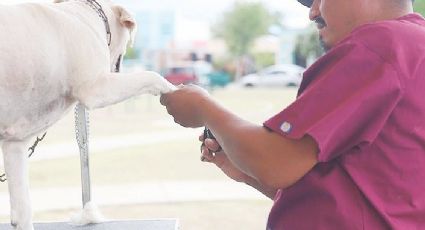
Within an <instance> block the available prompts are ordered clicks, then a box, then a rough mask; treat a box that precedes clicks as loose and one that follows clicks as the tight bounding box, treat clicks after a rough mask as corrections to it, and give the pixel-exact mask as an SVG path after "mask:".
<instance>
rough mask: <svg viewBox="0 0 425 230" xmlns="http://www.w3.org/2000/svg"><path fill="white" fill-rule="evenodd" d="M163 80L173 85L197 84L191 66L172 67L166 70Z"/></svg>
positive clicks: (196, 78)
mask: <svg viewBox="0 0 425 230" xmlns="http://www.w3.org/2000/svg"><path fill="white" fill-rule="evenodd" d="M164 78H165V79H167V80H168V81H169V82H171V83H172V84H173V85H180V84H185V85H186V84H197V83H198V81H199V79H198V77H197V75H196V72H195V69H194V68H193V66H174V67H170V68H167V70H166V71H165V74H164Z"/></svg>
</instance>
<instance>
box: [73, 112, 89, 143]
mask: <svg viewBox="0 0 425 230" xmlns="http://www.w3.org/2000/svg"><path fill="white" fill-rule="evenodd" d="M78 106H79V105H77V106H76V107H75V110H74V116H75V117H74V119H75V138H76V139H77V144H78V147H80V148H82V149H86V143H82V142H81V141H82V140H81V136H80V135H81V134H80V131H82V130H80V128H79V125H78V122H79V120H80V115H79V112H78ZM84 112H85V116H86V120H85V124H86V127H87V129H86V132H87V140H86V142H88V136H89V131H90V120H89V119H88V117H89V113H88V111H87V110H85V111H84Z"/></svg>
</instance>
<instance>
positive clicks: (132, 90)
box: [75, 71, 175, 109]
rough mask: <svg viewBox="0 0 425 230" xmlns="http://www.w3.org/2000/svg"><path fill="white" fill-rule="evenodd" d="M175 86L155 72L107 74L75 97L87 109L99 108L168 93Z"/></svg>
mask: <svg viewBox="0 0 425 230" xmlns="http://www.w3.org/2000/svg"><path fill="white" fill-rule="evenodd" d="M174 89H175V86H174V85H172V84H171V83H169V82H168V81H167V80H165V79H164V78H163V77H161V76H160V75H159V74H157V73H155V72H150V71H145V72H141V73H130V74H124V73H108V74H105V75H104V76H102V77H100V78H99V79H98V80H97V81H96V82H94V84H92V85H84V86H82V87H81V88H79V89H78V90H77V91H76V92H75V94H76V95H75V97H76V98H77V99H78V100H79V101H80V102H81V103H82V104H84V105H85V106H86V107H87V108H89V109H93V108H101V107H104V106H107V105H111V104H115V103H118V102H121V101H124V100H125V99H128V98H130V97H133V96H137V95H140V94H153V95H159V94H161V93H168V92H170V91H172V90H174Z"/></svg>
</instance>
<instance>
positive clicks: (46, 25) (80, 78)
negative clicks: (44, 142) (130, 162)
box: [0, 0, 173, 230]
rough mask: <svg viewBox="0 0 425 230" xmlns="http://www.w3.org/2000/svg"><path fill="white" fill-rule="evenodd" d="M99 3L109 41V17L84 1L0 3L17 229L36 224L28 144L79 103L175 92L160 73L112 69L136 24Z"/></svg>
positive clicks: (0, 56) (1, 94)
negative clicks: (33, 216) (123, 72)
mask: <svg viewBox="0 0 425 230" xmlns="http://www.w3.org/2000/svg"><path fill="white" fill-rule="evenodd" d="M97 1H98V2H99V3H100V4H101V5H102V8H103V10H104V12H105V14H106V15H107V17H108V19H109V25H110V29H111V32H112V43H111V45H110V47H108V44H107V39H106V30H105V25H104V22H103V21H102V20H101V18H100V17H99V15H98V14H97V13H96V11H94V10H93V9H92V8H90V7H89V6H88V5H87V4H86V3H85V2H84V1H83V0H70V1H61V0H59V1H58V0H56V1H55V3H48V4H36V3H26V4H20V5H10V6H3V5H0V22H1V23H0V36H1V39H0V145H1V148H2V151H3V158H4V167H5V171H6V175H7V178H8V185H9V193H10V204H11V223H12V225H14V226H15V228H16V229H19V230H32V229H33V226H32V213H31V202H30V195H29V181H28V175H27V173H28V167H27V148H28V143H29V141H30V140H32V138H33V137H34V136H35V135H37V134H39V133H41V132H43V131H45V130H46V129H47V128H48V127H49V126H51V125H52V124H53V123H55V122H56V121H58V120H59V119H60V118H62V117H63V116H64V114H65V113H66V112H67V111H69V109H70V108H71V107H72V106H73V105H74V104H75V103H76V102H80V103H82V104H84V105H85V106H86V107H88V108H89V109H93V108H99V107H103V106H107V105H111V104H114V103H117V102H120V101H123V100H125V99H127V98H129V97H132V96H135V95H139V94H142V93H151V94H155V95H158V94H160V93H166V92H169V91H171V90H173V86H172V85H171V84H170V83H168V82H167V81H166V80H164V79H163V78H162V77H161V76H159V75H158V74H156V73H154V72H141V73H133V74H120V73H112V71H111V70H113V69H114V68H115V64H116V62H117V60H118V57H119V56H120V55H122V54H123V53H125V49H126V46H127V42H128V41H129V40H130V38H131V32H134V30H135V29H136V23H135V21H134V19H133V18H132V17H131V15H130V14H129V13H128V12H127V11H126V10H125V9H124V8H122V7H120V6H116V5H114V4H113V3H112V2H110V1H109V0H97ZM59 2H60V3H59Z"/></svg>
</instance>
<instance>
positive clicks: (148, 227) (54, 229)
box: [0, 219, 178, 230]
mask: <svg viewBox="0 0 425 230" xmlns="http://www.w3.org/2000/svg"><path fill="white" fill-rule="evenodd" d="M34 229H35V230H178V221H177V220H174V219H167V220H130V221H111V222H105V223H101V224H91V225H86V226H73V225H70V224H69V223H35V224H34ZM0 230H13V228H12V226H11V225H10V224H0Z"/></svg>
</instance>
